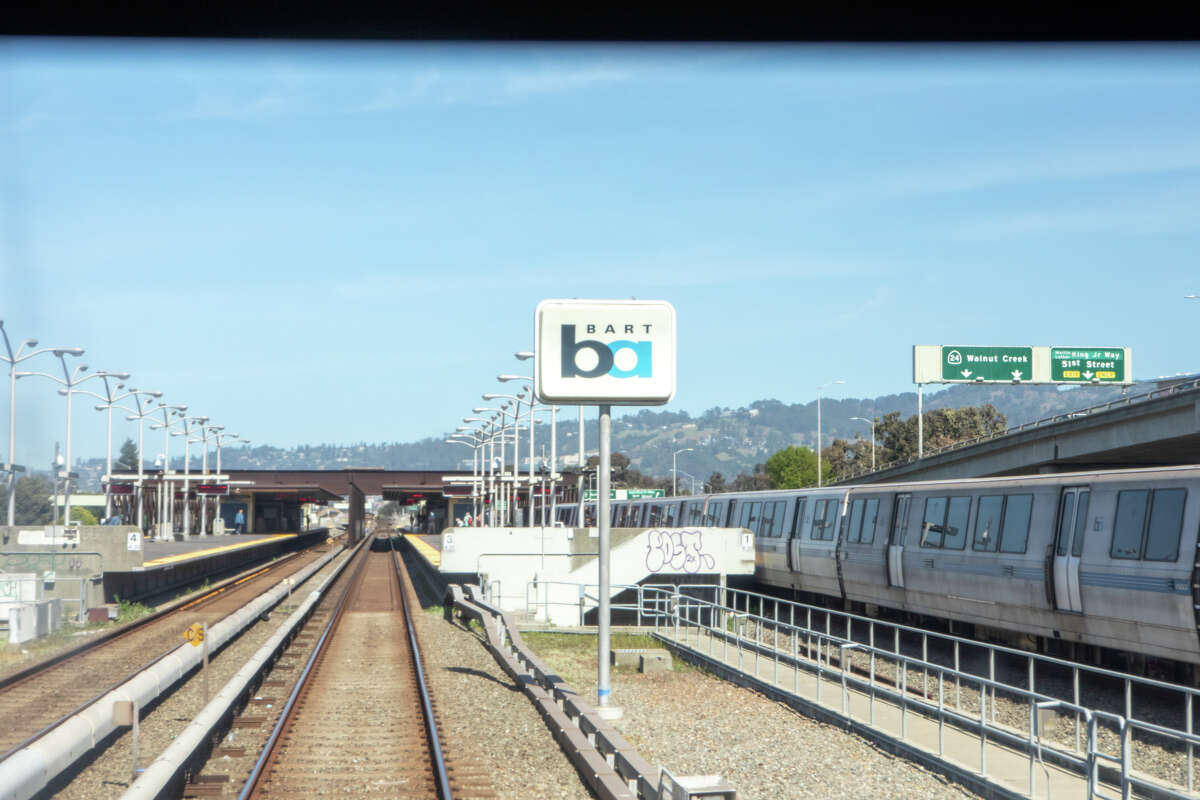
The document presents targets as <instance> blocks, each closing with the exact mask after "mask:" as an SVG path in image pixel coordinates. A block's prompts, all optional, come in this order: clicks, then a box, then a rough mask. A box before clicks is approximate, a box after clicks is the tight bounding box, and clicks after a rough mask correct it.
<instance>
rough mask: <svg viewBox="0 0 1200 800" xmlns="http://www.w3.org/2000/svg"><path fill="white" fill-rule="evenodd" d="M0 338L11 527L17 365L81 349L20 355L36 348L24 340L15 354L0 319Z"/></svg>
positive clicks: (47, 349) (45, 349)
mask: <svg viewBox="0 0 1200 800" xmlns="http://www.w3.org/2000/svg"><path fill="white" fill-rule="evenodd" d="M0 338H3V339H4V351H5V352H4V353H0V361H5V362H7V363H8V462H7V463H6V464H5V469H4V471H5V474H6V476H7V482H8V524H9V525H10V526H11V525H13V524H15V523H14V519H15V517H14V514H15V512H16V506H17V502H16V492H17V472H18V471H20V470H18V468H17V467H16V465H14V464H13V460H14V459H15V458H16V453H15V446H16V436H15V433H16V419H17V372H16V369H17V364H20V363H21V362H22V361H25V360H26V359H30V358H33V357H34V356H39V355H41V354H42V353H53V354H54V355H56V356H59V357H60V358H61V357H62V356H63V355H72V356H81V355H83V348H82V347H43V348H41V349H40V350H31V351H30V352H28V353H22V351H23V350H25V348H27V347H37V345H38V340H37V339H26V340H25V341H23V342H21V344H20V345H18V347H17V349H16V352H13V349H12V344H11V343H10V342H9V340H8V331H7V330H5V328H4V320H2V319H0Z"/></svg>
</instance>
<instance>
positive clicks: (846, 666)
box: [639, 585, 1200, 798]
mask: <svg viewBox="0 0 1200 800" xmlns="http://www.w3.org/2000/svg"><path fill="white" fill-rule="evenodd" d="M704 593H711V595H712V597H713V599H705V598H704V596H703V594H704ZM639 600H640V601H643V600H644V601H645V602H646V603H648V606H649V607H648V609H647V610H646V614H645V616H646V617H647V618H649V619H654V620H655V628H656V630H657V631H659V632H661V631H662V630H663V629H664V628H665V629H667V630H669V631H670V633H669V637H670V638H671V639H673V640H675V642H676V643H677V644H679V643H682V644H683V646H684V647H688V648H690V649H693V650H694V651H695V652H697V653H700V654H702V655H703V654H704V653H703V645H704V642H705V640H706V641H707V646H708V653H707V656H708V657H710V658H712V659H714V660H720V661H722V662H724V663H727V664H728V663H730V662H733V663H736V665H737V666H736V668H737V669H739V670H741V669H742V668H743V666H744V667H745V670H746V672H747V673H748V674H750V675H753V676H754V677H755V679H756V680H757V679H759V675H760V673H761V670H762V668H763V666H764V665H763V664H762V663H761V661H762V659H764V658H765V659H769V660H770V663H769V664H767V665H766V668H767V669H768V670H769V671H770V672H771V674H770V677H769V681H770V682H771V683H772V685H773V686H774V687H776V688H781V687H780V684H779V681H780V668H781V667H783V668H784V669H785V670H789V669H790V670H791V672H792V679H793V687H792V691H793V693H798V692H799V679H800V675H801V673H802V672H805V671H807V672H809V673H811V674H813V675H815V676H816V688H815V692H816V701H817V703H818V704H821V703H822V702H823V697H822V692H823V688H822V687H823V684H824V682H826V681H832V682H834V683H837V682H840V685H841V693H842V696H841V711H840V713H841V715H842V716H843V717H845V718H846V719H848V720H849V719H854V717H853V716H852V714H851V712H850V709H849V703H848V700H849V697H850V692H851V690H854V691H857V692H860V693H863V694H866V695H867V698H868V701H867V702H868V711H867V714H866V720H865V721H866V722H867V724H869V725H872V726H874V724H875V710H876V709H875V706H876V702H877V700H885V701H887V702H889V703H892V704H893V705H895V706H896V707H897V708H898V709H899V714H900V739H901V740H902V741H903V740H905V739H906V738H907V736H908V718H907V715H908V714H910V713H919V714H921V715H923V716H924V717H926V718H932V719H935V720H936V721H937V725H938V746H937V753H938V755H939V757H941V756H943V755H944V753H945V750H944V731H945V728H946V726H947V725H951V726H954V727H955V728H956V729H957V730H965V731H971V732H974V733H975V735H977V736H978V737H979V740H980V765H979V769H980V774H981V775H982V776H983V777H985V778H986V777H987V775H988V765H987V744H988V741H989V737H990V738H991V739H992V740H993V741H1000V742H1003V743H1004V744H1006V745H1008V746H1010V747H1014V748H1019V749H1021V750H1024V751H1025V752H1026V753H1027V754H1028V758H1029V792H1030V795H1031V796H1032V794H1033V792H1034V785H1035V784H1034V781H1035V774H1036V773H1035V766H1037V765H1040V766H1041V767H1042V769H1043V770H1044V769H1045V764H1044V761H1043V755H1044V753H1046V752H1049V753H1052V755H1053V758H1054V760H1055V763H1056V764H1058V765H1060V766H1062V767H1064V768H1067V769H1071V770H1073V771H1074V772H1075V773H1077V774H1079V775H1082V776H1084V777H1085V778H1086V781H1087V786H1088V792H1089V794H1088V796H1089V797H1092V796H1095V797H1104V796H1105V795H1103V794H1102V790H1101V788H1100V777H1101V769H1102V765H1103V764H1108V765H1109V767H1108V772H1109V775H1108V777H1107V778H1106V780H1107V781H1108V782H1109V783H1112V784H1115V785H1116V786H1117V788H1118V789H1119V790H1120V792H1121V794H1120V797H1121V798H1129V797H1130V796H1131V793H1132V791H1133V790H1134V789H1138V790H1143V791H1144V790H1149V791H1152V792H1154V793H1156V794H1157V795H1158V796H1168V797H1188V796H1191V795H1190V793H1191V792H1193V791H1194V790H1195V773H1194V768H1195V748H1196V746H1197V745H1200V736H1197V735H1196V734H1195V733H1194V730H1193V716H1192V710H1193V708H1194V705H1195V699H1196V695H1197V694H1200V691H1198V690H1196V689H1193V688H1191V687H1186V686H1178V685H1174V684H1169V683H1165V682H1163V681H1156V680H1153V679H1149V678H1140V677H1137V676H1133V675H1128V674H1125V673H1119V672H1115V671H1112V670H1106V669H1103V668H1099V667H1089V666H1086V665H1081V664H1075V663H1074V662H1068V661H1064V660H1062V659H1055V658H1052V657H1049V656H1043V655H1039V654H1034V653H1028V652H1025V651H1021V650H1015V649H1013V648H1008V647H1003V646H1001V645H993V644H988V643H980V642H976V641H973V640H968V639H963V638H961V637H956V636H952V635H949V634H939V633H934V632H929V631H924V630H921V629H918V628H911V627H908V626H904V625H898V624H895V623H889V622H881V621H878V620H873V619H870V618H866V617H860V616H857V615H853V614H849V613H845V612H839V611H834V610H830V609H824V608H818V607H814V606H807V605H804V604H801V603H793V602H790V601H786V600H780V599H777V598H774V597H769V596H766V595H761V594H757V593H754V592H748V591H743V590H733V589H722V588H721V587H714V586H710V585H703V586H698V585H687V586H680V587H671V588H670V589H668V590H664V589H657V588H656V589H647V590H646V591H645V592H642V593H639ZM822 623H823V624H822ZM880 629H883V630H884V635H883V636H877V632H878V631H879V630H880ZM889 632H890V633H891V636H890V637H889V636H888V635H887V634H888V633H889ZM693 637H694V639H695V641H694V645H695V646H694V647H693V642H692V639H693ZM889 638H890V639H891V645H890V646H879V645H878V644H877V642H878V641H880V640H882V641H886V640H887V639H889ZM781 640H782V641H781ZM918 643H919V651H920V652H919V655H915V654H912V655H910V654H908V653H906V652H905V649H909V650H915V649H916V644H918ZM931 643H933V644H935V646H936V647H935V649H936V650H938V651H939V653H940V654H941V655H942V656H943V657H945V655H946V651H947V650H949V652H950V653H951V654H952V658H953V664H952V665H951V664H942V663H938V662H937V661H935V660H932V659H931V658H930V653H929V651H930V644H931ZM906 644H907V645H908V646H907V648H906V647H905V645H906ZM718 646H719V647H720V648H721V653H720V654H719V656H718V655H717V653H716V652H715V650H716V648H717V647H718ZM968 647H969V648H973V649H976V648H977V649H979V650H980V652H983V653H985V654H986V662H987V674H979V673H977V672H972V671H970V670H968V669H965V668H963V665H962V656H963V652H964V650H965V649H966V648H968ZM731 649H732V653H731V652H730V651H731ZM835 654H836V656H835ZM997 657H1003V658H1004V659H1005V660H1006V662H1007V663H1006V666H1007V667H1008V668H1009V669H1011V667H1012V662H1013V660H1016V659H1021V660H1025V661H1026V664H1027V666H1026V668H1025V669H1024V670H1023V671H1024V673H1025V674H1026V676H1027V677H1026V681H1025V683H1026V685H1025V686H1019V685H1015V684H1013V683H1006V682H1004V681H1003V680H1002V679H1001V678H1000V677H998V676H997V673H996V666H997V664H996V662H997ZM750 658H752V659H753V663H752V664H747V663H746V662H747V660H748V659H750ZM972 660H977V659H972ZM864 662H865V663H864ZM1039 666H1040V667H1043V668H1046V667H1051V668H1053V669H1055V670H1059V671H1065V670H1069V671H1070V675H1071V687H1072V690H1071V691H1072V696H1071V698H1070V699H1064V698H1061V697H1055V696H1052V695H1050V694H1047V693H1046V692H1045V691H1041V690H1039V688H1038V687H1037V684H1036V676H1037V674H1038V667H1039ZM1085 675H1086V676H1087V677H1089V678H1093V679H1095V680H1097V681H1100V682H1110V683H1111V682H1113V681H1119V682H1120V683H1121V685H1122V689H1123V692H1122V694H1123V700H1122V704H1123V711H1124V713H1123V714H1121V713H1114V712H1112V711H1107V710H1104V709H1100V708H1088V707H1085V706H1084V705H1083V702H1082V700H1083V698H1082V697H1081V690H1080V683H1081V677H1083V676H1085ZM910 676H912V677H910ZM762 680H763V682H764V683H765V682H767V680H768V679H766V678H764V679H762ZM931 683H932V685H933V687H934V689H933V690H932V691H931V688H930V686H931ZM1135 687H1136V688H1137V689H1138V690H1139V696H1140V695H1141V694H1146V693H1157V694H1161V693H1163V692H1178V693H1179V694H1180V695H1181V696H1182V698H1183V703H1184V707H1183V717H1184V719H1185V726H1186V729H1185V730H1184V729H1178V728H1173V727H1170V726H1167V725H1160V724H1158V723H1156V722H1153V721H1151V720H1149V719H1145V718H1139V717H1138V716H1136V715H1135V709H1134V704H1133V698H1134V696H1135V693H1134V689H1135ZM948 689H951V690H952V691H953V692H954V700H953V702H952V703H947V698H946V693H947V690H948ZM785 691H786V690H785ZM964 696H966V699H967V701H968V702H967V703H964V702H963V701H964ZM935 698H936V699H935ZM1000 705H1003V706H1004V708H1005V711H1006V713H1012V712H1013V710H1014V709H1016V710H1018V711H1019V716H1021V718H1022V720H1023V721H1024V723H1025V725H1026V730H1024V731H1022V730H1021V729H1020V728H1018V727H1017V725H1015V724H1012V723H1008V722H1005V721H1004V720H1003V719H1001V720H998V719H997V707H998V706H1000ZM1051 711H1053V712H1055V714H1056V715H1058V716H1059V717H1061V716H1065V717H1066V718H1067V719H1068V720H1073V722H1074V743H1073V745H1071V744H1069V743H1068V744H1064V743H1063V741H1062V737H1061V736H1060V737H1056V738H1055V739H1052V740H1051V741H1050V743H1049V744H1048V745H1047V743H1046V741H1045V736H1044V735H1043V734H1042V733H1041V728H1042V727H1043V725H1042V724H1040V723H1041V722H1042V717H1043V716H1045V714H1047V713H1048V712H1051ZM833 713H837V711H836V709H834V710H833ZM1135 734H1137V736H1136V737H1135ZM1152 741H1158V742H1160V744H1159V745H1158V751H1157V752H1159V753H1166V754H1167V755H1168V756H1176V757H1178V758H1179V759H1182V760H1183V763H1182V765H1178V766H1177V768H1176V774H1177V775H1178V777H1179V778H1180V780H1179V781H1178V782H1176V781H1174V780H1170V779H1167V778H1162V777H1161V776H1160V775H1152V774H1151V773H1150V771H1149V769H1150V768H1151V767H1148V769H1147V771H1145V772H1144V773H1142V774H1138V775H1134V767H1135V766H1136V765H1135V760H1136V756H1137V755H1138V754H1139V753H1148V749H1149V748H1150V747H1151V742H1152ZM1105 747H1110V748H1113V750H1115V752H1110V751H1106V750H1105V749H1104V748H1105ZM1151 766H1152V765H1151ZM1160 773H1161V768H1160ZM1048 779H1049V774H1048V773H1047V780H1048ZM1181 790H1186V792H1187V794H1185V793H1184V792H1183V791H1181Z"/></svg>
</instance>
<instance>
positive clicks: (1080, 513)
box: [1071, 489, 1092, 558]
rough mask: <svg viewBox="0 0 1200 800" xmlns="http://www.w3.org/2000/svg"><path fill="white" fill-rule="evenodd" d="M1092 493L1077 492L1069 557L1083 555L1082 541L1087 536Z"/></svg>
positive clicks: (1083, 490)
mask: <svg viewBox="0 0 1200 800" xmlns="http://www.w3.org/2000/svg"><path fill="white" fill-rule="evenodd" d="M1091 496H1092V493H1091V491H1089V490H1087V489H1080V490H1079V500H1078V501H1077V504H1078V507H1077V508H1076V509H1075V535H1074V536H1072V537H1071V555H1073V556H1075V557H1076V558H1079V557H1080V556H1081V555H1083V539H1084V537H1085V536H1087V527H1088V505H1089V503H1090V500H1091Z"/></svg>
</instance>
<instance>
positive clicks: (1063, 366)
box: [1050, 347, 1130, 383]
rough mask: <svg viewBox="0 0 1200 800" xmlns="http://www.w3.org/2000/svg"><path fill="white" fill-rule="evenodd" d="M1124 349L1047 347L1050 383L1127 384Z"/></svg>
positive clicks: (1127, 374) (1128, 380)
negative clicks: (1048, 351)
mask: <svg viewBox="0 0 1200 800" xmlns="http://www.w3.org/2000/svg"><path fill="white" fill-rule="evenodd" d="M1126 355H1127V350H1126V348H1124V347H1051V348H1050V380H1051V381H1053V382H1055V383H1129V382H1130V378H1129V359H1128V358H1126Z"/></svg>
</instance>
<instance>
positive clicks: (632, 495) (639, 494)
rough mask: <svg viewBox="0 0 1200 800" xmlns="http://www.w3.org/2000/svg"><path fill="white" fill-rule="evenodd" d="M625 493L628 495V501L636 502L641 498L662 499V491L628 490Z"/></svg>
mask: <svg viewBox="0 0 1200 800" xmlns="http://www.w3.org/2000/svg"><path fill="white" fill-rule="evenodd" d="M627 491H628V493H629V499H630V500H638V499H641V498H643V497H662V496H663V490H662V489H629V490H627Z"/></svg>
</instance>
